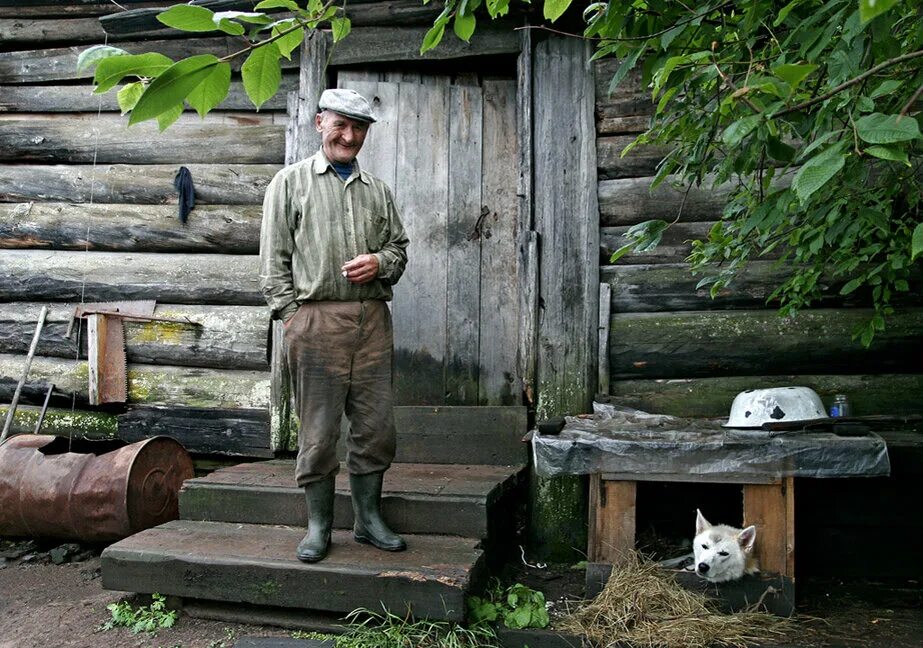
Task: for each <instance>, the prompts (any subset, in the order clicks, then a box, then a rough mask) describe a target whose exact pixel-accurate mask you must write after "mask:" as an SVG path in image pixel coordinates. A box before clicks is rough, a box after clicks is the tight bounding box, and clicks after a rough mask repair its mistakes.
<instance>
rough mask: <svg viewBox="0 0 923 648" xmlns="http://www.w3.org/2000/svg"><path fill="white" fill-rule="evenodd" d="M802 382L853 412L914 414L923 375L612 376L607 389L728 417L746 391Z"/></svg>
mask: <svg viewBox="0 0 923 648" xmlns="http://www.w3.org/2000/svg"><path fill="white" fill-rule="evenodd" d="M791 385H804V386H806V387H810V388H812V389H813V390H814V391H816V392H817V393H818V394H820V396H821V398H822V399H823V400H824V401H825V402H830V401H831V400H832V399H833V396H834V394H848V395H849V400H850V402H851V403H852V405H853V411H854V412H855V413H856V414H857V415H868V414H883V413H887V414H894V415H905V414H918V413H919V412H920V394H921V393H923V374H920V373H911V374H881V375H870V374H857V375H839V376H835V375H797V374H795V375H792V374H784V375H777V376H726V377H720V378H671V379H658V380H615V381H613V382H612V385H611V387H610V390H609V391H610V393H611V395H612V400H613V402H615V403H616V404H619V405H625V406H628V407H634V408H637V409H640V410H644V411H646V412H654V413H658V414H672V415H673V416H690V417H696V416H704V417H710V416H718V417H727V416H728V412H729V411H730V409H731V402H732V401H733V400H734V397H735V396H737V394H739V393H740V392H742V391H744V390H745V389H757V388H764V387H788V386H791Z"/></svg>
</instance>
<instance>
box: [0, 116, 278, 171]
mask: <svg viewBox="0 0 923 648" xmlns="http://www.w3.org/2000/svg"><path fill="white" fill-rule="evenodd" d="M127 124H128V122H127V121H126V120H125V118H123V117H119V116H114V115H113V116H107V115H103V116H101V117H100V118H99V120H95V119H94V120H74V121H66V120H58V119H42V120H36V119H22V120H20V119H10V120H6V121H4V122H3V123H2V128H0V162H29V163H36V162H41V163H46V164H52V163H68V164H73V163H78V164H86V163H92V162H93V160H94V157H95V159H96V163H97V164H109V163H113V164H126V163H130V164H163V163H176V164H186V163H220V162H227V161H228V160H233V161H234V162H235V163H237V164H281V163H282V161H283V157H284V154H285V128H284V126H227V125H223V124H210V123H208V122H207V121H206V122H205V123H203V124H201V125H199V124H175V125H174V126H172V127H171V128H169V129H167V130H166V131H164V132H162V133H161V132H160V131H159V129H158V126H157V124H156V122H150V121H149V122H144V123H141V124H137V125H135V126H132V127H131V128H128V126H127ZM152 141H153V142H156V146H152V145H151V142H152Z"/></svg>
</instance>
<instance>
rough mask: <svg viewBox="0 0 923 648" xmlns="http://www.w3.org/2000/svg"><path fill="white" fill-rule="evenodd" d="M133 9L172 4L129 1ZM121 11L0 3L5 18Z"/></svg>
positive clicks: (109, 6)
mask: <svg viewBox="0 0 923 648" xmlns="http://www.w3.org/2000/svg"><path fill="white" fill-rule="evenodd" d="M122 4H131V5H132V7H133V8H134V7H164V6H167V5H169V4H171V3H169V2H165V0H128V2H127V3H122ZM116 11H121V9H119V7H118V6H117V5H115V4H113V3H112V2H111V1H110V2H100V0H95V1H94V2H88V3H84V2H54V3H51V2H46V3H43V4H28V5H24V4H23V3H21V2H13V1H11V0H10V1H4V2H2V3H0V17H3V18H25V17H29V18H37V17H41V18H72V17H74V16H104V15H106V14H110V13H114V12H116Z"/></svg>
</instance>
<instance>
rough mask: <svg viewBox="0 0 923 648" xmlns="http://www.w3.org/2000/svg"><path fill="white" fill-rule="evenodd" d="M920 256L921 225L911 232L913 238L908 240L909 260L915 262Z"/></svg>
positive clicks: (922, 239) (922, 240) (922, 243)
mask: <svg viewBox="0 0 923 648" xmlns="http://www.w3.org/2000/svg"><path fill="white" fill-rule="evenodd" d="M921 254H923V223H920V224H919V225H917V226H916V227H915V228H914V230H913V237H912V238H911V239H910V260H911V261H916V260H917V257H918V256H920V255H921Z"/></svg>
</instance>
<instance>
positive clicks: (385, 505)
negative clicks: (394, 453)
mask: <svg viewBox="0 0 923 648" xmlns="http://www.w3.org/2000/svg"><path fill="white" fill-rule="evenodd" d="M521 470H522V468H521V467H518V466H487V465H463V464H420V463H395V464H392V466H391V468H390V470H388V471H387V472H386V473H385V481H384V487H383V492H382V514H383V515H384V517H385V519H386V520H387V521H388V523H389V524H390V525H391V526H392V527H393V528H394V530H395V531H397V532H399V533H423V534H439V535H458V536H465V537H469V538H486V537H487V536H488V535H490V530H491V529H492V528H493V525H494V521H492V519H491V518H492V515H491V511H496V510H497V509H498V508H503V507H504V499H505V498H506V497H507V496H508V495H509V494H510V493H511V491H512V490H513V488H514V487H515V486H516V484H517V483H518V477H519V474H520V472H521ZM294 475H295V468H294V462H293V461H291V460H273V461H261V462H257V463H247V464H240V465H237V466H231V467H228V468H222V469H220V470H216V471H215V472H213V473H211V474H209V475H208V476H206V477H199V478H196V479H191V480H187V481H186V483H185V484H184V485H183V488H182V490H181V491H180V517H181V518H182V519H184V520H211V521H216V522H246V523H249V524H284V525H290V526H298V527H303V526H305V525H306V524H307V508H306V505H305V500H304V492H303V491H302V490H301V489H300V488H298V487H296V486H295V477H294ZM504 516H505V517H509V516H508V515H506V514H504ZM493 517H496V516H495V515H494V516H493ZM352 524H353V515H352V504H351V500H350V490H349V475H348V474H347V472H346V468H345V466H342V467H341V470H340V473H339V474H338V475H337V484H336V501H335V509H334V526H335V527H336V528H341V529H351V528H352Z"/></svg>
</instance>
